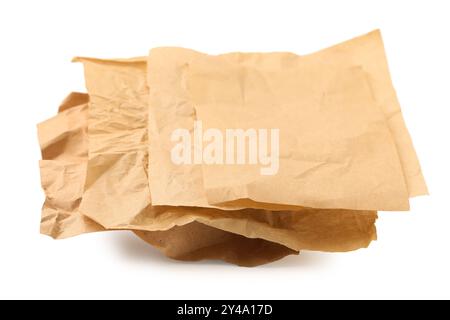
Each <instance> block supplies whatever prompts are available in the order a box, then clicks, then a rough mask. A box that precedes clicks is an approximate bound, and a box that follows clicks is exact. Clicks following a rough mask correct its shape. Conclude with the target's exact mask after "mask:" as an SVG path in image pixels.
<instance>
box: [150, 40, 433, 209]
mask: <svg viewBox="0 0 450 320" xmlns="http://www.w3.org/2000/svg"><path fill="white" fill-rule="evenodd" d="M264 55H265V54H261V56H264ZM278 55H280V56H282V57H283V58H284V59H281V58H280V59H281V62H280V61H278V62H279V63H282V64H284V63H287V64H289V63H291V64H292V63H294V62H293V60H294V61H297V62H298V61H302V63H303V64H307V63H308V61H312V62H311V64H312V65H313V66H314V65H315V66H316V67H317V65H319V66H320V67H322V68H324V67H325V66H327V67H329V68H331V69H337V68H339V69H346V68H350V67H352V66H361V67H362V69H363V70H364V72H365V73H366V74H367V75H368V81H369V84H370V89H371V91H372V96H373V99H374V104H376V106H377V107H379V108H381V110H382V112H383V114H384V116H385V119H386V122H387V126H388V128H389V131H390V132H391V133H392V136H393V140H394V143H395V146H396V149H397V150H396V152H397V153H398V155H399V159H400V163H401V165H402V171H403V174H404V184H406V186H407V192H408V194H409V196H415V195H420V194H426V193H427V190H426V185H425V182H424V179H423V175H422V173H421V170H420V166H419V163H418V160H417V156H416V154H415V151H414V148H413V146H412V143H411V139H410V137H409V134H408V132H407V130H406V127H405V125H404V121H403V118H402V115H401V111H400V107H399V105H398V102H397V99H396V95H395V91H394V89H393V87H392V84H391V80H390V77H389V72H388V68H387V62H386V58H385V55H384V49H383V44H382V40H381V36H380V34H379V32H378V31H374V32H372V33H369V34H367V35H364V36H361V37H358V38H355V39H352V40H350V41H347V42H344V43H342V44H340V45H337V46H335V47H331V48H328V49H325V50H323V51H320V52H318V53H315V54H312V55H308V56H305V57H299V56H296V55H293V54H278ZM202 57H206V55H202V54H200V53H197V52H194V51H192V50H187V49H180V48H157V49H153V50H152V51H151V52H150V55H149V59H148V69H149V73H148V77H149V78H148V81H149V85H150V86H151V87H152V88H153V89H154V90H151V91H150V95H149V108H150V109H149V110H150V111H149V127H150V141H151V143H150V152H151V153H152V155H153V157H152V158H151V159H150V162H149V168H150V170H149V171H150V173H149V180H150V181H149V183H150V186H151V190H152V191H153V190H155V192H152V197H153V203H154V204H157V205H163V204H170V205H192V206H202V207H208V206H210V203H209V202H208V201H207V199H206V194H205V188H204V185H203V183H204V182H203V172H202V168H201V166H200V165H174V164H173V163H172V162H171V161H170V150H171V148H172V147H173V142H171V141H170V136H171V133H172V132H173V130H174V129H177V128H186V129H188V130H191V131H192V130H193V127H194V121H195V120H196V116H195V109H194V103H193V102H194V101H192V100H191V99H192V97H191V96H190V92H189V90H188V75H187V74H188V70H189V64H190V63H192V61H193V60H195V59H198V60H201V58H202ZM220 57H222V58H223V57H231V59H237V60H239V59H241V60H243V61H247V62H248V61H250V62H252V58H251V57H254V58H255V60H257V57H258V55H255V54H227V55H223V56H220ZM219 59H220V58H219ZM304 60H305V61H306V62H303V61H304ZM253 63H255V61H253ZM277 66H278V67H279V66H280V65H277ZM311 71H312V72H316V69H313V70H311ZM325 78H326V77H325ZM266 89H267V88H266ZM152 140H153V142H152ZM391 153H392V152H391ZM375 166H376V164H375ZM396 166H397V165H396ZM152 168H158V170H151V169H152ZM397 169H398V166H397ZM397 171H398V170H397ZM396 175H397V176H398V174H396ZM396 184H397V186H398V187H397V191H398V192H397V195H400V196H401V194H402V193H404V190H403V191H402V190H401V189H402V188H401V186H399V185H400V184H401V181H398V179H397V180H396ZM187 188H189V192H186V191H187ZM243 189H244V192H242V193H240V194H239V195H238V196H235V197H234V198H235V199H238V198H239V196H243V197H245V196H246V192H245V191H246V190H245V189H246V187H245V186H244V187H243ZM162 190H164V191H162ZM230 194H231V195H232V196H234V194H233V192H230V193H229V194H226V196H227V197H223V198H222V199H221V200H230V197H229V196H230ZM222 195H223V194H222ZM219 196H220V194H219ZM232 198H233V197H232ZM214 200H219V199H214ZM380 200H381V199H380ZM392 200H393V199H390V202H389V203H384V205H383V206H382V207H380V208H379V209H386V210H405V209H407V208H408V205H407V203H406V201H405V196H404V195H403V196H401V197H400V198H398V199H394V201H396V202H397V203H393V202H392ZM241 201H242V200H237V202H236V201H235V203H237V204H239V205H241ZM371 201H372V202H373V201H374V200H373V199H372V200H371ZM214 202H220V201H214ZM361 202H363V201H359V200H358V201H357V203H351V204H350V207H353V208H364V206H366V205H367V204H364V203H361ZM253 203H255V202H253ZM256 204H257V206H256V207H259V205H260V204H259V203H258V202H256ZM221 207H222V208H223V207H224V205H223V204H222V205H221ZM225 207H226V206H225ZM275 207H276V206H275ZM275 209H276V208H275Z"/></svg>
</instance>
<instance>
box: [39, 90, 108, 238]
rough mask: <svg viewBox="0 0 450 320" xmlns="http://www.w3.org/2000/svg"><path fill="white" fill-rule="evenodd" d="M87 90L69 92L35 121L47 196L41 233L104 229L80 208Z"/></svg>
mask: <svg viewBox="0 0 450 320" xmlns="http://www.w3.org/2000/svg"><path fill="white" fill-rule="evenodd" d="M88 100H89V97H88V95H87V94H81V93H72V94H70V95H69V96H68V97H67V98H66V99H65V100H64V102H63V103H62V104H61V105H60V107H59V111H60V113H58V115H56V116H55V117H53V118H51V119H48V120H46V121H44V122H42V123H40V124H38V137H39V144H40V147H41V151H42V160H41V161H40V163H39V166H40V172H41V183H42V188H43V189H44V192H45V195H46V199H45V202H44V205H43V207H42V218H41V233H43V234H46V235H49V236H51V237H53V238H56V239H62V238H67V237H72V236H76V235H80V234H83V233H88V232H94V231H100V230H103V227H102V226H100V225H99V224H97V223H95V222H94V221H92V220H91V219H89V218H88V217H86V216H84V215H83V214H81V213H80V211H79V204H80V201H81V197H82V195H83V189H84V182H85V177H86V168H87V108H88Z"/></svg>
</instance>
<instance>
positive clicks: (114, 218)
mask: <svg viewBox="0 0 450 320" xmlns="http://www.w3.org/2000/svg"><path fill="white" fill-rule="evenodd" d="M79 60H80V61H82V62H83V63H84V67H85V75H86V84H87V88H88V92H89V95H90V97H91V103H90V106H89V131H88V134H89V148H90V147H91V141H93V143H94V146H95V147H96V148H95V152H91V150H89V162H88V174H87V182H86V187H85V192H84V194H83V199H82V202H81V211H82V212H83V213H84V214H86V215H87V216H89V217H90V218H92V219H93V220H94V221H96V222H98V223H99V224H101V225H103V226H104V227H106V228H108V229H132V230H145V231H161V230H168V229H171V228H173V227H175V226H183V225H187V224H189V223H192V222H195V221H197V222H200V223H202V224H205V225H208V226H210V227H215V228H218V229H221V230H224V231H229V232H233V233H236V234H240V235H243V236H246V237H249V238H261V239H265V240H268V241H271V242H276V243H279V244H282V245H284V246H286V247H289V248H291V249H293V250H296V251H299V250H301V249H311V250H324V251H348V250H354V249H357V248H361V247H366V246H368V245H369V243H370V242H371V241H372V240H374V239H375V238H376V231H375V226H374V223H375V220H376V217H377V215H376V212H365V211H363V212H353V211H349V210H310V209H304V211H302V212H280V213H279V214H278V213H274V212H270V211H264V210H252V209H247V210H239V211H222V210H217V209H210V208H203V209H202V208H189V207H168V206H160V207H154V206H152V203H151V196H150V189H149V182H148V176H147V158H150V159H151V158H152V157H153V156H152V154H151V153H150V155H149V157H148V155H147V153H146V152H145V151H144V150H147V148H144V149H142V142H144V143H146V141H145V138H146V136H145V135H144V134H140V131H141V128H142V124H141V122H140V121H135V120H134V119H135V118H137V117H138V115H137V114H139V113H141V115H140V117H141V118H142V117H143V118H145V119H146V112H147V109H146V107H145V104H146V103H144V101H145V102H146V101H147V100H146V99H147V96H146V95H147V92H146V91H145V90H144V89H143V88H144V82H145V78H146V74H145V68H146V66H145V64H141V63H136V62H132V63H126V62H124V61H112V60H98V59H97V60H95V59H79ZM151 90H152V89H151ZM124 101H126V103H125V102H124ZM130 101H133V103H131V102H130ZM91 115H93V116H92V117H91ZM97 115H98V116H97ZM144 122H145V123H146V121H144ZM112 124H113V125H112ZM91 126H92V127H93V128H95V130H91V129H90V128H91ZM96 135H99V137H98V138H97V137H96ZM127 138H130V139H136V140H135V141H133V142H131V143H130V144H127V145H129V146H131V145H133V146H135V148H136V149H135V150H132V149H131V148H124V147H123V146H122V145H123V144H124V139H127ZM117 140H121V141H117ZM97 141H102V142H101V143H98V144H97ZM108 144H112V145H108Z"/></svg>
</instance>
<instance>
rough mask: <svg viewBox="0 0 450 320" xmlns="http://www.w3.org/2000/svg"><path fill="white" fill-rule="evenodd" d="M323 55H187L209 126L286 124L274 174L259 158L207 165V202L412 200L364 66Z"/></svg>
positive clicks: (377, 204) (360, 205) (396, 204)
mask: <svg viewBox="0 0 450 320" xmlns="http://www.w3.org/2000/svg"><path fill="white" fill-rule="evenodd" d="M324 64H325V63H324V62H323V61H319V62H318V63H313V62H311V61H308V60H307V59H306V58H301V57H298V56H291V55H288V54H278V53H274V54H254V55H250V54H249V55H246V56H245V57H243V56H242V55H236V56H233V57H231V56H228V57H211V56H209V57H206V56H204V57H202V58H198V59H196V60H194V61H193V62H192V63H191V64H190V65H189V80H188V88H189V93H190V94H191V95H190V96H191V99H192V101H193V103H194V105H195V110H196V116H197V119H198V120H200V121H202V126H203V130H205V131H206V130H208V129H210V128H214V129H218V130H220V131H219V132H221V133H222V134H223V137H226V131H227V129H229V128H231V129H243V130H255V131H254V132H255V133H256V134H260V133H259V130H260V129H263V130H269V129H272V128H276V129H278V130H279V160H278V155H276V156H277V159H276V161H277V162H278V161H279V164H278V163H277V167H276V170H277V172H276V173H275V174H274V175H262V173H261V170H264V167H266V169H268V166H270V165H268V164H262V163H256V164H246V165H236V164H234V163H233V164H218V165H216V164H212V165H203V167H202V168H203V180H204V188H205V190H206V195H207V199H208V201H209V202H210V203H213V204H215V203H223V202H227V201H234V200H238V199H243V198H247V199H251V200H254V201H258V202H267V203H279V204H290V205H298V206H307V207H314V208H346V209H354V210H385V211H387V210H408V209H409V203H408V198H409V195H408V191H407V188H406V184H405V179H404V176H403V171H402V167H401V164H400V160H399V158H398V155H397V149H396V146H395V143H394V141H393V139H392V135H391V132H390V131H389V128H388V126H387V123H386V121H385V116H384V114H383V112H382V110H381V108H379V107H378V106H377V105H376V104H375V102H374V100H373V98H372V92H371V88H370V86H369V83H368V81H367V78H366V74H365V72H364V71H363V70H362V68H360V67H356V66H355V67H352V68H347V69H340V68H337V69H334V68H333V67H332V66H328V65H326V64H325V65H324ZM257 130H258V131H257ZM258 138H260V137H257V136H256V139H258ZM267 140H269V142H270V137H267ZM235 142H236V141H235ZM259 147H260V148H263V147H261V145H259ZM271 149H272V150H271V152H273V147H272V148H271ZM245 151H248V150H245ZM248 158H249V156H248V155H247V159H248ZM278 166H279V168H278ZM272 170H274V169H272Z"/></svg>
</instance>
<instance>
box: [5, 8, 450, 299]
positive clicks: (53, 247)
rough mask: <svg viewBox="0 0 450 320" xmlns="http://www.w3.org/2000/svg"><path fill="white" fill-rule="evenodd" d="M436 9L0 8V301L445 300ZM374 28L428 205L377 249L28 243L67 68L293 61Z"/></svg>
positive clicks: (448, 11)
mask: <svg viewBox="0 0 450 320" xmlns="http://www.w3.org/2000/svg"><path fill="white" fill-rule="evenodd" d="M449 3H450V2H449V1H445V0H444V1H429V0H428V1H411V0H410V1H381V0H377V1H328V2H325V1H317V0H315V1H308V2H301V1H280V0H277V1H262V0H259V1H242V0H239V1H232V0H225V1H179V2H174V1H159V2H156V1H155V2H151V1H131V0H127V1H112V0H109V1H106V0H105V1H92V0H90V1H80V0H77V1H42V0H41V1H18V0H15V1H0V35H1V37H0V85H1V91H0V92H1V95H0V97H1V107H0V110H1V111H0V122H1V123H0V131H1V132H0V133H1V134H0V139H1V140H0V142H1V145H0V150H1V151H0V152H1V156H0V173H1V175H0V188H1V189H0V192H1V193H0V195H1V196H0V212H1V213H0V230H1V232H0V298H159V299H170V298H172V299H175V298H180V299H185V298H193V299H195V298H212V299H215V298H234V299H239V298H248V299H262V298H266V299H272V298H273V299H277V298H279V299H283V298H294V299H299V298H450V289H449V288H450V276H449V274H450V257H449V252H450V251H449V250H450V249H449V247H450V240H449V237H450V231H449V229H450V205H449V201H448V199H449V195H450V188H449V181H450V175H449V166H450V159H449V151H448V148H449V141H448V138H449V137H450V124H449V119H450V105H449V95H450V79H449V75H450V63H449V60H450V47H449V43H450V7H449ZM376 28H380V29H381V31H382V34H383V38H384V41H385V46H386V51H387V55H388V60H389V64H390V68H391V73H392V77H393V81H394V85H395V87H396V89H397V92H398V96H399V99H400V102H401V104H402V108H403V113H404V117H405V120H406V123H407V125H408V128H409V130H410V132H411V135H412V137H413V141H414V144H415V147H416V150H417V152H418V154H419V157H420V160H421V164H422V167H423V171H424V174H425V177H426V179H427V182H428V185H429V189H430V192H431V196H429V197H421V198H415V199H413V200H412V203H411V204H412V208H411V212H409V213H395V212H384V213H380V219H379V221H378V224H377V226H378V236H379V240H378V241H377V242H375V243H373V244H372V245H371V247H370V248H369V249H364V250H360V251H356V252H352V253H344V254H326V253H315V252H305V253H303V254H302V255H300V256H298V257H296V256H292V257H288V258H285V259H283V260H281V261H278V262H275V263H272V264H270V265H266V266H261V267H257V268H250V269H248V268H239V267H235V266H232V265H228V264H225V263H221V262H214V261H213V262H199V263H182V262H176V261H172V260H169V259H166V258H165V257H163V256H162V255H161V254H160V253H159V252H158V251H157V250H155V249H153V248H152V247H150V246H148V245H147V244H146V243H144V242H142V241H141V240H139V239H137V238H136V237H134V236H133V235H132V234H131V233H128V232H112V233H98V234H90V235H83V236H80V237H75V238H72V239H68V240H61V241H54V240H52V239H50V238H48V237H46V236H43V235H40V234H39V220H40V209H41V205H42V202H43V200H44V196H43V192H42V191H41V189H40V181H39V169H38V159H39V158H40V152H39V148H38V143H37V138H36V123H38V122H40V121H42V120H44V119H46V118H49V117H51V116H53V115H55V113H56V110H57V106H58V104H59V102H60V101H61V100H62V99H63V98H64V97H65V96H66V95H67V94H68V93H69V92H70V91H84V90H85V89H84V82H83V73H82V68H81V65H78V64H72V63H70V60H71V58H72V57H73V56H75V55H84V56H94V57H129V56H136V55H146V54H147V52H148V50H149V49H150V48H151V47H155V46H161V45H171V46H183V47H189V48H193V49H196V50H200V51H205V52H207V53H222V52H227V51H293V52H296V53H298V54H305V53H310V52H313V51H316V50H318V49H321V48H324V47H327V46H330V45H333V44H336V43H338V42H341V41H344V40H347V39H350V38H352V37H354V36H357V35H360V34H364V33H366V32H369V31H371V30H373V29H376Z"/></svg>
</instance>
